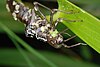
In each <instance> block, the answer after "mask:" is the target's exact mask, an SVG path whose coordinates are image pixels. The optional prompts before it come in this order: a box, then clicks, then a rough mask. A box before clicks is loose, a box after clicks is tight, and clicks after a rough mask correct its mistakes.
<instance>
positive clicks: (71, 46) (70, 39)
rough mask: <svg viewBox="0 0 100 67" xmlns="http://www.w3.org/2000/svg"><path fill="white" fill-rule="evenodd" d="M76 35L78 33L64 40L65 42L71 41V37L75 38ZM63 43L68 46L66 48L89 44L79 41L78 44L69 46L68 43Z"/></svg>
mask: <svg viewBox="0 0 100 67" xmlns="http://www.w3.org/2000/svg"><path fill="white" fill-rule="evenodd" d="M75 37H76V35H74V36H72V37H71V38H68V39H66V40H64V42H67V41H69V40H71V39H73V38H75ZM62 45H63V46H64V47H66V48H71V47H75V46H79V45H87V44H85V43H77V44H74V45H71V46H68V45H66V44H64V43H63V44H62Z"/></svg>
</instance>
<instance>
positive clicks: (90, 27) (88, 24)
mask: <svg viewBox="0 0 100 67" xmlns="http://www.w3.org/2000/svg"><path fill="white" fill-rule="evenodd" d="M58 4H59V10H63V11H66V12H70V11H71V10H73V12H74V13H73V14H65V13H61V12H58V13H57V14H56V15H55V16H54V18H59V17H60V18H66V19H68V20H83V22H67V21H63V24H64V25H65V26H67V27H68V28H69V29H70V30H72V31H73V32H74V33H75V34H76V35H77V36H78V37H80V38H81V39H82V40H83V41H84V42H86V43H87V44H88V45H89V46H91V47H92V48H93V49H95V50H96V51H97V52H99V53H100V41H99V40H100V20H98V19H97V18H96V17H94V16H92V15H91V14H89V13H87V12H86V11H84V10H82V9H81V8H79V7H77V6H75V5H74V4H72V3H71V2H69V1H67V0H58Z"/></svg>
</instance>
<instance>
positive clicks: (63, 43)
mask: <svg viewBox="0 0 100 67" xmlns="http://www.w3.org/2000/svg"><path fill="white" fill-rule="evenodd" d="M62 45H63V46H64V47H66V48H72V47H75V46H79V45H87V44H84V43H77V44H74V45H71V46H68V45H66V44H64V43H63V44H62Z"/></svg>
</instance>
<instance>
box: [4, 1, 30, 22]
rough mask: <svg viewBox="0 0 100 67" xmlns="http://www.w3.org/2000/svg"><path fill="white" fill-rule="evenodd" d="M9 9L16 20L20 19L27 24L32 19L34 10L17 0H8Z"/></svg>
mask: <svg viewBox="0 0 100 67" xmlns="http://www.w3.org/2000/svg"><path fill="white" fill-rule="evenodd" d="M6 7H7V9H8V11H10V12H11V13H12V15H13V17H14V19H15V20H20V21H21V22H24V23H25V24H29V23H30V21H31V16H32V10H31V9H29V8H28V7H25V6H24V4H22V3H20V2H16V1H14V0H7V6H6Z"/></svg>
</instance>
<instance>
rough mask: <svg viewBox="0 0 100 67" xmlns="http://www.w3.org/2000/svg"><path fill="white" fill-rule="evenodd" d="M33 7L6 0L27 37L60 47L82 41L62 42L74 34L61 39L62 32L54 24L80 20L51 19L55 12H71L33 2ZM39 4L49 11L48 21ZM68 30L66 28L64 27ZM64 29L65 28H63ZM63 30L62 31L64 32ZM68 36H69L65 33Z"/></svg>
mask: <svg viewBox="0 0 100 67" xmlns="http://www.w3.org/2000/svg"><path fill="white" fill-rule="evenodd" d="M33 4H34V8H33V9H30V8H29V7H26V6H25V5H24V4H23V3H21V2H17V1H15V0H7V5H6V7H7V9H8V11H10V12H11V14H12V16H13V17H14V19H15V20H20V21H21V22H23V23H24V24H25V25H26V26H25V34H26V36H27V37H31V38H33V37H34V36H35V37H36V38H37V39H39V40H42V41H44V42H48V43H49V44H50V45H51V46H53V47H55V48H60V47H61V46H64V47H67V48H70V47H74V46H77V45H80V44H82V43H78V44H75V45H71V46H67V45H65V44H64V43H65V42H67V41H69V40H70V39H73V38H74V37H75V36H72V37H70V38H68V39H66V40H63V36H62V32H58V31H57V29H56V26H57V24H58V23H59V22H62V21H63V20H64V21H67V22H75V21H77V22H80V20H68V19H66V18H58V19H57V20H56V21H54V20H53V15H54V14H55V13H56V12H63V13H65V14H73V12H72V11H71V12H66V11H62V10H58V9H53V10H51V9H50V8H48V7H46V6H44V5H42V4H40V3H38V2H34V3H33ZM39 6H41V7H43V8H45V9H47V10H49V11H50V21H48V20H47V18H46V16H45V15H44V14H43V13H42V12H41V10H40V9H39ZM66 30H68V29H66ZM64 31H65V30H64ZM64 31H63V33H64ZM67 35H68V36H70V35H69V34H68V33H67Z"/></svg>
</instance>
